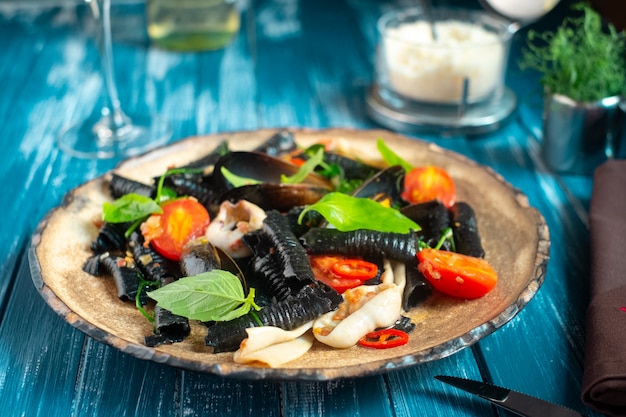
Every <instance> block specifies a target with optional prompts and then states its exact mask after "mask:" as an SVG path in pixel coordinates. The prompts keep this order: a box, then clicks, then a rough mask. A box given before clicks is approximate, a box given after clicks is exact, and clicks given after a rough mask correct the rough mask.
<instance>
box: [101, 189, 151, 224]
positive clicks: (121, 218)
mask: <svg viewBox="0 0 626 417" xmlns="http://www.w3.org/2000/svg"><path fill="white" fill-rule="evenodd" d="M162 212H163V209H161V206H159V205H158V204H157V203H156V202H155V201H154V200H153V199H151V198H150V197H146V196H143V195H139V194H135V193H129V194H126V195H123V196H122V197H120V198H118V199H117V200H115V201H113V202H112V203H109V202H104V204H103V205H102V220H104V221H105V222H109V223H125V222H132V221H135V220H139V219H142V218H144V217H146V216H149V215H151V214H153V213H162Z"/></svg>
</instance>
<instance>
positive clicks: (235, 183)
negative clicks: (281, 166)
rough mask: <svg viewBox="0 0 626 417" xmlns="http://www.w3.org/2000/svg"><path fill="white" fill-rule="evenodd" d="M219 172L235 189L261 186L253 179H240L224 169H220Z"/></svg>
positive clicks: (259, 182)
mask: <svg viewBox="0 0 626 417" xmlns="http://www.w3.org/2000/svg"><path fill="white" fill-rule="evenodd" d="M220 172H221V173H222V175H223V176H224V178H226V179H227V180H228V182H230V183H231V184H232V185H233V186H234V187H235V188H237V187H243V186H244V185H252V184H261V181H259V180H255V179H254V178H246V177H240V176H239V175H237V174H233V173H232V172H231V171H229V170H228V168H226V167H222V168H221V169H220Z"/></svg>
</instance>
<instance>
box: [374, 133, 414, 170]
mask: <svg viewBox="0 0 626 417" xmlns="http://www.w3.org/2000/svg"><path fill="white" fill-rule="evenodd" d="M376 148H377V149H378V152H380V154H381V155H382V157H383V159H384V160H385V162H386V163H387V164H388V165H389V166H394V165H400V166H402V168H404V170H405V171H406V172H409V171H410V170H411V169H413V165H411V164H409V163H408V162H407V161H405V160H404V159H402V157H401V156H400V155H398V154H397V153H395V152H394V151H392V150H391V148H390V147H388V146H387V144H386V143H385V142H384V141H383V140H382V139H378V141H376Z"/></svg>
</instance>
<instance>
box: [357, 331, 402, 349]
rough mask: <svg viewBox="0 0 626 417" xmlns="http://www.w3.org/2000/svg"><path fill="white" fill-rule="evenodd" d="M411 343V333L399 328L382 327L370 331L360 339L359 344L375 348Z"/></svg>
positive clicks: (387, 347)
mask: <svg viewBox="0 0 626 417" xmlns="http://www.w3.org/2000/svg"><path fill="white" fill-rule="evenodd" d="M407 343H409V335H408V333H406V332H403V331H402V330H398V329H382V330H376V331H373V332H370V333H368V334H366V335H365V336H363V337H362V338H361V340H359V345H360V346H363V347H366V348H373V349H389V348H394V347H398V346H403V345H406V344H407Z"/></svg>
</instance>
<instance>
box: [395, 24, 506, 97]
mask: <svg viewBox="0 0 626 417" xmlns="http://www.w3.org/2000/svg"><path fill="white" fill-rule="evenodd" d="M435 29H436V36H437V37H436V39H433V36H432V30H431V27H430V23H429V22H426V21H423V20H418V21H414V22H406V23H402V24H401V25H399V26H396V27H390V28H387V29H386V31H385V32H384V40H383V42H384V44H383V50H384V53H383V57H384V60H385V66H386V70H387V71H386V72H387V77H388V82H389V84H390V88H391V89H392V90H393V91H395V92H396V93H398V94H401V95H403V96H406V97H409V98H412V99H415V100H418V101H426V102H435V103H458V102H460V101H462V100H463V90H464V86H463V84H464V80H465V79H467V80H468V82H469V85H468V87H469V89H468V91H467V102H470V103H471V102H476V101H480V100H481V99H483V98H485V97H487V96H488V95H489V94H491V93H493V92H494V91H495V90H496V89H497V88H498V87H499V85H500V84H501V83H502V82H503V80H502V74H503V71H504V66H505V65H506V63H505V58H506V51H505V46H504V44H503V42H502V40H501V39H500V38H499V37H498V35H497V34H496V33H494V32H490V31H489V30H487V29H485V28H484V27H482V26H480V25H478V24H474V23H470V22H463V21H456V20H446V21H440V22H436V23H435Z"/></svg>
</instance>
